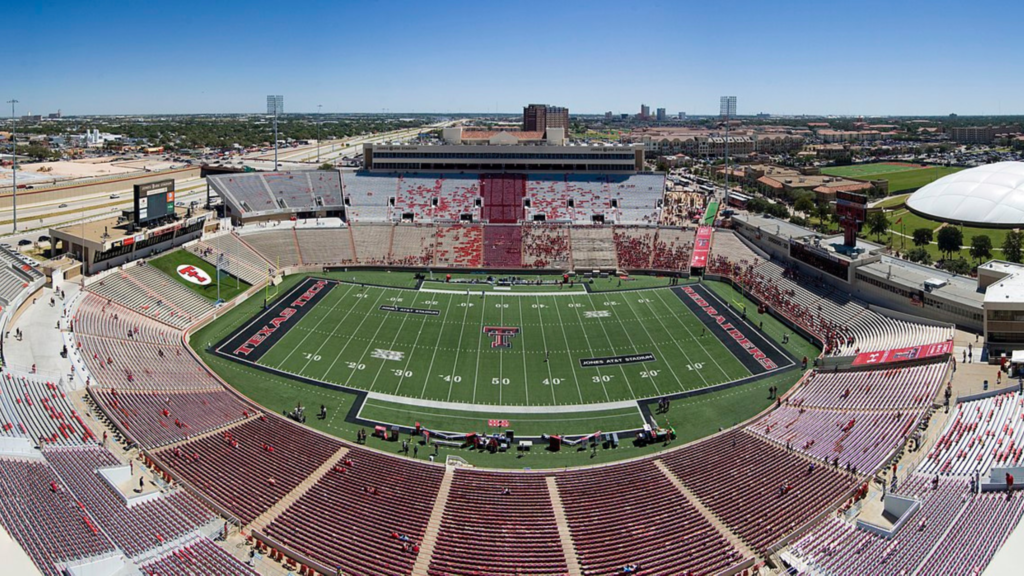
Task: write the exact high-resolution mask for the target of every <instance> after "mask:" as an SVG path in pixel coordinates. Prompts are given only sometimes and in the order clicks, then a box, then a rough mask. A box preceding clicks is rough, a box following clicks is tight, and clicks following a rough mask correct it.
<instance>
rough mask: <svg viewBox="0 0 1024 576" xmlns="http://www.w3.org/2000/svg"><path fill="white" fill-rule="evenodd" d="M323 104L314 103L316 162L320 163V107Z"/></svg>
mask: <svg viewBox="0 0 1024 576" xmlns="http://www.w3.org/2000/svg"><path fill="white" fill-rule="evenodd" d="M323 107H324V105H323V104H317V105H316V163H317V164H319V163H320V109H321V108H323Z"/></svg>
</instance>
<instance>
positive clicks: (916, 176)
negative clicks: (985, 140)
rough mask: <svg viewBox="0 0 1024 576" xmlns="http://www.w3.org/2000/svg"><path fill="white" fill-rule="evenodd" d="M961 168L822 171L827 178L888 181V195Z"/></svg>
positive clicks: (873, 166)
mask: <svg viewBox="0 0 1024 576" xmlns="http://www.w3.org/2000/svg"><path fill="white" fill-rule="evenodd" d="M960 170H962V168H951V167H946V166H930V167H928V168H915V167H914V166H904V165H899V164H887V163H883V164H857V165H855V166H833V167H830V168H824V169H822V171H821V172H822V173H823V174H828V175H829V176H843V177H847V178H858V179H861V180H888V181H889V194H896V193H898V192H904V191H914V190H917V189H918V188H920V187H922V186H924V185H925V184H930V183H932V182H934V181H936V180H938V179H939V178H942V177H943V176H946V175H948V174H952V173H954V172H959V171H960Z"/></svg>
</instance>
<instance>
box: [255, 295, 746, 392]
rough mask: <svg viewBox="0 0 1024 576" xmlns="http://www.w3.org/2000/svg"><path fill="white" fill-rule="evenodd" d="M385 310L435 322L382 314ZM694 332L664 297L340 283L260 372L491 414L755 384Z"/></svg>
mask: <svg viewBox="0 0 1024 576" xmlns="http://www.w3.org/2000/svg"><path fill="white" fill-rule="evenodd" d="M441 286H445V285H443V284H442V285H441ZM566 290H568V288H567V289H566ZM550 291H551V289H549V292H550ZM382 305H386V306H402V307H408V308H426V309H432V310H438V311H439V312H440V314H439V315H438V316H426V315H420V314H406V313H396V312H385V311H381V310H380V309H379V308H380V306H382ZM488 326H501V327H515V328H518V329H519V330H520V331H519V333H518V334H516V335H515V336H514V337H512V338H511V339H510V343H511V346H510V347H508V348H500V347H499V348H495V347H493V346H492V337H491V336H489V335H487V334H485V333H484V332H485V331H484V328H485V327H488ZM701 333H702V324H701V323H700V321H699V320H698V319H697V318H696V317H694V315H693V314H692V313H690V311H689V310H688V309H687V308H686V307H685V306H684V305H683V303H682V302H681V301H680V300H679V298H678V297H677V296H676V295H675V294H674V293H672V292H671V291H669V290H647V291H639V292H620V293H607V294H587V293H577V294H573V293H561V294H558V295H532V294H531V293H523V295H517V293H508V294H506V293H496V292H491V293H487V295H486V297H481V296H480V294H479V292H473V293H471V294H470V295H466V294H464V293H461V292H458V293H436V292H424V291H418V292H417V291H410V290H400V289H391V288H379V287H365V288H364V287H361V286H357V285H353V284H339V285H337V286H336V287H335V288H334V289H333V290H332V291H331V292H329V293H328V294H327V296H326V297H325V298H324V300H322V301H321V302H320V303H318V304H317V305H316V308H314V309H313V310H312V312H310V313H309V314H307V315H306V316H305V317H303V318H302V319H301V320H300V321H299V322H298V323H297V324H296V325H295V326H294V327H293V328H292V329H290V330H289V331H288V332H287V333H286V334H285V335H284V337H282V338H281V339H280V340H279V341H278V342H277V343H276V344H274V345H273V347H272V348H270V350H269V351H267V352H266V353H265V355H264V356H263V357H262V358H261V359H260V361H259V363H260V364H261V365H263V366H268V367H271V368H275V369H278V370H281V371H284V372H287V373H291V374H296V375H299V376H303V377H306V378H310V379H313V380H319V381H323V382H330V383H334V384H340V385H342V386H346V387H351V388H358V389H362V390H367V391H371V392H378V393H382V394H388V395H395V396H402V397H407V398H412V399H417V400H431V401H440V402H456V403H468V404H478V405H495V406H549V405H575V404H593V403H601V402H616V401H622V400H634V399H638V398H649V397H657V396H663V395H666V394H671V393H675V392H681V391H685V390H692V389H695V388H703V387H706V386H713V385H715V384H720V383H723V382H729V381H732V380H737V379H740V378H744V377H746V376H749V375H750V372H749V371H748V370H747V369H746V368H744V367H743V365H742V364H741V363H740V361H739V360H737V359H736V357H735V356H733V354H732V353H731V352H730V351H729V350H727V349H726V348H725V347H724V346H723V345H722V343H721V342H719V341H718V340H717V339H715V338H714V337H712V336H711V335H710V334H706V335H705V336H703V337H702V336H701ZM646 352H650V353H653V354H654V355H655V357H656V358H657V360H656V361H653V362H643V363H637V364H630V365H618V366H614V367H597V368H584V367H581V366H580V360H581V359H585V358H601V357H610V356H617V355H622V354H634V353H646ZM545 360H546V361H545Z"/></svg>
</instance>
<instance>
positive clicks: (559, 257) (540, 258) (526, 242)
mask: <svg viewBox="0 0 1024 576" xmlns="http://www.w3.org/2000/svg"><path fill="white" fill-rule="evenodd" d="M569 253H570V248H569V234H568V232H567V230H566V229H565V228H563V227H561V226H544V225H533V226H523V265H524V266H527V267H530V268H550V267H552V266H556V267H557V266H568V265H569Z"/></svg>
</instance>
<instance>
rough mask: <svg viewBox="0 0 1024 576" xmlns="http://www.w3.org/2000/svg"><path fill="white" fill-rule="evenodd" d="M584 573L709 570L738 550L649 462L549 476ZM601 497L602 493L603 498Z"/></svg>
mask: <svg viewBox="0 0 1024 576" xmlns="http://www.w3.org/2000/svg"><path fill="white" fill-rule="evenodd" d="M556 479H557V483H558V493H559V495H560V497H561V500H562V507H563V508H564V509H565V517H566V520H567V521H568V523H569V530H570V532H571V533H572V539H573V543H574V544H575V545H576V552H577V554H578V556H579V561H580V566H581V568H582V569H583V574H585V575H587V576H591V575H592V576H604V575H609V574H618V573H620V572H621V568H622V567H623V566H625V565H627V564H638V565H639V566H640V568H641V570H640V571H639V572H638V574H643V575H645V576H653V575H656V574H715V573H717V572H719V571H721V570H723V569H725V568H726V567H728V566H731V565H733V564H736V563H738V562H740V561H741V560H742V559H741V558H740V555H739V552H738V551H737V550H736V549H735V548H733V547H732V545H730V544H729V543H728V541H726V540H725V538H723V537H722V536H721V535H720V534H719V533H718V531H717V530H715V528H714V527H713V526H712V525H711V524H710V523H709V522H708V521H707V520H705V519H704V517H703V516H702V515H701V513H700V512H699V511H698V510H697V509H696V508H695V507H694V506H693V505H691V504H690V502H689V501H688V500H687V499H686V497H685V496H683V494H682V493H680V492H679V490H678V489H676V487H675V486H673V485H672V483H671V482H670V481H669V479H668V478H666V477H665V475H664V474H663V473H662V472H661V470H659V469H658V467H657V466H655V464H654V462H653V461H652V460H649V459H648V460H639V461H634V462H629V463H626V464H616V465H612V466H604V467H600V468H592V469H587V470H569V471H566V472H561V473H559V474H558V475H557V476H556ZM602 495H607V496H608V497H607V498H604V497H602Z"/></svg>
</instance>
